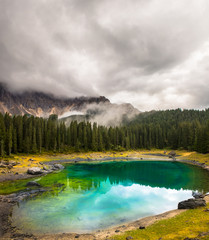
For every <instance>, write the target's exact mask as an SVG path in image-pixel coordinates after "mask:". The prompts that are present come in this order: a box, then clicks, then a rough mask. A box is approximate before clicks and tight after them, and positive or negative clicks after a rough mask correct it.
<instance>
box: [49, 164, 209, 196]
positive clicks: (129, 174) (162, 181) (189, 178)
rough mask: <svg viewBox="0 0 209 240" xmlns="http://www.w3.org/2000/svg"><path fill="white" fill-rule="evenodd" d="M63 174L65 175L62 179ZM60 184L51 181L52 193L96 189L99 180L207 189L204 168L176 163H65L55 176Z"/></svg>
mask: <svg viewBox="0 0 209 240" xmlns="http://www.w3.org/2000/svg"><path fill="white" fill-rule="evenodd" d="M66 176H67V178H66ZM57 179H58V180H59V182H61V183H62V184H64V185H62V186H56V184H57V182H54V183H55V184H54V186H55V187H54V190H53V192H54V194H59V192H60V191H64V190H67V189H68V190H69V189H70V190H73V191H88V190H93V189H94V190H96V189H98V188H100V185H101V183H102V182H107V181H109V182H110V184H111V185H114V184H121V185H125V186H126V185H131V184H133V183H136V184H141V185H145V186H151V187H160V188H162V187H165V188H170V189H176V190H180V189H181V188H182V189H188V190H198V191H201V192H202V191H203V192H208V191H209V186H208V182H209V174H208V172H207V171H205V170H203V169H201V168H198V167H196V166H191V165H187V164H182V163H178V162H162V161H161V162H154V161H152V162H144V161H140V162H105V163H96V164H95V163H94V164H76V165H71V166H68V167H67V169H65V172H63V173H62V175H60V178H59V177H58V178H57Z"/></svg>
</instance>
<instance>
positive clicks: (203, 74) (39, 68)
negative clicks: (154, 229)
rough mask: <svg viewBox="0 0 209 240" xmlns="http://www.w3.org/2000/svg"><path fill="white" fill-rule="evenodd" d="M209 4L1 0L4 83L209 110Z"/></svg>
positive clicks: (148, 105) (189, 0)
mask: <svg viewBox="0 0 209 240" xmlns="http://www.w3.org/2000/svg"><path fill="white" fill-rule="evenodd" d="M208 10H209V2H208V1H207V0H199V1H196V0H176V1H171V0H146V1H145V0H115V1H111V0H101V1H96V0H91V1H90V0H68V1H67V0H59V1H57V0H36V1H33V0H18V1H14V0H7V1H4V0H0V11H1V16H0V81H1V82H6V83H8V84H9V86H10V88H12V89H13V90H15V91H22V90H25V89H34V90H39V91H44V92H50V93H54V94H55V95H63V96H69V97H75V96H99V95H105V96H106V97H108V98H110V100H111V101H113V102H131V103H132V104H134V106H135V107H138V108H139V109H140V110H151V109H165V108H177V107H182V108H204V107H208V106H209V104H208V103H209V101H208V100H209V99H208V96H209V94H208V93H209V92H208V90H209V89H208V84H207V82H208V71H209V65H208V58H209V47H208V44H209V32H208V28H209V15H208Z"/></svg>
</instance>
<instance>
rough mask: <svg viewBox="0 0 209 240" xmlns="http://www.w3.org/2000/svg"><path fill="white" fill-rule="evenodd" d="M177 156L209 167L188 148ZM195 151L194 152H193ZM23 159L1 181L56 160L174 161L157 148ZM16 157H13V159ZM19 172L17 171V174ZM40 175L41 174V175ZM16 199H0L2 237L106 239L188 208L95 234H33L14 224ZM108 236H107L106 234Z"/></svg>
mask: <svg viewBox="0 0 209 240" xmlns="http://www.w3.org/2000/svg"><path fill="white" fill-rule="evenodd" d="M177 154H178V155H180V156H179V157H178V158H177V161H180V162H185V163H189V164H194V165H198V166H200V167H202V168H204V169H207V170H209V165H208V161H205V159H203V160H202V159H201V160H200V161H198V160H197V159H195V160H192V159H186V157H188V158H190V156H189V155H188V154H187V152H184V153H183V154H180V153H178V152H177ZM192 154H194V153H192ZM17 159H18V160H19V161H21V160H22V161H21V163H20V164H17V165H16V166H14V168H13V169H12V171H11V170H10V172H9V171H8V172H7V173H4V174H0V182H2V181H10V180H12V181H13V180H14V181H15V180H19V179H27V178H31V177H34V176H32V175H29V174H27V173H26V172H27V169H28V168H29V167H37V166H39V167H43V166H44V165H48V164H53V163H57V162H59V163H78V162H79V163H82V162H93V161H110V160H119V159H122V160H124V161H126V160H148V161H153V160H164V161H171V159H170V158H169V157H168V156H167V155H165V154H164V152H163V151H160V150H155V151H132V152H122V153H115V152H109V153H88V154H86V153H85V154H70V155H65V154H63V155H50V156H49V155H46V156H18V157H15V160H16V161H17ZM13 161H14V159H13ZM17 173H18V174H17ZM39 176H40V175H39ZM206 201H207V202H209V197H208V196H207V197H206ZM14 204H16V203H14V202H13V201H10V202H7V201H0V239H21V238H22V239H75V238H77V237H79V239H106V238H108V237H110V238H111V236H113V235H114V234H116V233H117V234H119V233H120V234H121V233H124V232H125V231H129V230H133V229H138V228H139V227H140V226H143V227H147V226H149V225H151V224H153V223H154V222H156V221H159V220H161V219H168V218H171V217H173V216H176V215H178V214H180V213H182V212H183V211H185V210H172V211H169V212H166V213H162V214H159V215H156V216H150V217H146V218H143V219H140V220H137V221H134V222H131V223H127V224H123V225H122V226H117V227H113V228H110V229H105V230H99V231H97V232H94V233H92V234H79V235H78V234H76V233H64V234H51V235H50V234H48V235H36V236H34V235H32V234H26V233H24V232H21V231H20V230H18V229H16V228H15V227H13V226H12V222H11V218H10V216H11V214H12V208H13V206H14ZM107 236H108V237H107Z"/></svg>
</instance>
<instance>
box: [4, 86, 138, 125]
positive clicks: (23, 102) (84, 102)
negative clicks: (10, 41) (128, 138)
mask: <svg viewBox="0 0 209 240" xmlns="http://www.w3.org/2000/svg"><path fill="white" fill-rule="evenodd" d="M0 112H1V113H3V114H4V113H6V112H7V113H9V114H11V115H24V114H28V115H34V116H37V117H46V118H47V117H48V116H49V115H51V114H56V115H58V117H59V118H60V119H63V121H65V122H66V123H69V122H70V121H72V120H75V119H76V120H78V121H81V120H84V119H87V120H89V121H96V122H98V123H99V124H104V125H118V124H119V123H120V122H121V120H122V118H124V117H125V116H126V117H128V118H132V117H133V116H136V115H137V114H139V113H140V112H139V110H138V109H136V108H134V107H133V106H132V105H131V104H120V105H118V104H112V103H110V101H109V100H108V99H107V98H106V97H104V96H101V97H78V98H58V97H55V96H53V95H51V94H46V93H42V92H36V91H25V92H22V93H14V92H11V91H10V90H9V89H8V88H7V87H6V86H5V85H3V84H0ZM81 116H82V117H81Z"/></svg>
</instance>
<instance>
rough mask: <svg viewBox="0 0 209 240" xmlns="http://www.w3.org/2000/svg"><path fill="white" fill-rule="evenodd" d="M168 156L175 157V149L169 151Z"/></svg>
mask: <svg viewBox="0 0 209 240" xmlns="http://www.w3.org/2000/svg"><path fill="white" fill-rule="evenodd" d="M168 157H169V158H173V159H175V157H176V152H175V151H171V152H169V154H168Z"/></svg>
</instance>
